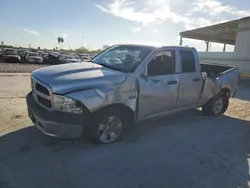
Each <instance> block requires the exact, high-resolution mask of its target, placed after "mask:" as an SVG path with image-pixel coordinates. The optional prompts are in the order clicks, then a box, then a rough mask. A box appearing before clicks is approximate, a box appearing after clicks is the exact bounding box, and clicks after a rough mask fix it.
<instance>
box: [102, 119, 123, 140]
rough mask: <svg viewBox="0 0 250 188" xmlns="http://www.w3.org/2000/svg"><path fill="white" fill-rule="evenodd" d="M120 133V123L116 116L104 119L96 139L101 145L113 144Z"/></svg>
mask: <svg viewBox="0 0 250 188" xmlns="http://www.w3.org/2000/svg"><path fill="white" fill-rule="evenodd" d="M121 132H122V121H121V119H120V118H118V117H117V116H109V117H107V118H105V119H104V120H103V121H102V122H101V123H100V124H99V127H98V139H99V140H100V141H101V142H102V143H111V142H114V141H115V140H116V139H117V138H118V137H119V136H120V134H121Z"/></svg>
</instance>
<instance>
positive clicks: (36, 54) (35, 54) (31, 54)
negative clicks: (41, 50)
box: [29, 53, 39, 56]
mask: <svg viewBox="0 0 250 188" xmlns="http://www.w3.org/2000/svg"><path fill="white" fill-rule="evenodd" d="M29 56H39V55H38V53H29Z"/></svg>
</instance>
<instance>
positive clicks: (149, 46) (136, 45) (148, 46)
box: [110, 44, 159, 49]
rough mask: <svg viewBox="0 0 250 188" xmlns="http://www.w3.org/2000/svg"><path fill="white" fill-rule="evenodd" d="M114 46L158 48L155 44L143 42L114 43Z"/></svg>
mask: <svg viewBox="0 0 250 188" xmlns="http://www.w3.org/2000/svg"><path fill="white" fill-rule="evenodd" d="M114 46H135V47H145V48H154V49H157V48H159V47H156V46H151V45H144V44H115V45H114ZM110 47H111V46H110Z"/></svg>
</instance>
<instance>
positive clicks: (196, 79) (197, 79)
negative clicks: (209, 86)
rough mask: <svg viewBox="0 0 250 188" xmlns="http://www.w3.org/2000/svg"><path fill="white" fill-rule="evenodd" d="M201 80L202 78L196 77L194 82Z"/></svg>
mask: <svg viewBox="0 0 250 188" xmlns="http://www.w3.org/2000/svg"><path fill="white" fill-rule="evenodd" d="M199 81H201V79H200V78H194V79H193V82H199Z"/></svg>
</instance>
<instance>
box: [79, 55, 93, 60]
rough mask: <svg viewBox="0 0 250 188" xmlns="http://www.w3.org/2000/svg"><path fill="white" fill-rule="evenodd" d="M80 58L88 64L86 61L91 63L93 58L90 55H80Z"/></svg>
mask: <svg viewBox="0 0 250 188" xmlns="http://www.w3.org/2000/svg"><path fill="white" fill-rule="evenodd" d="M79 56H80V58H81V60H82V61H83V62H84V61H85V62H86V61H89V60H91V57H90V55H88V54H79Z"/></svg>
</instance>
